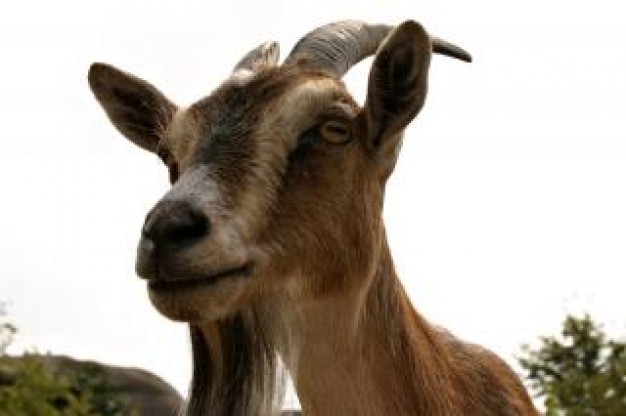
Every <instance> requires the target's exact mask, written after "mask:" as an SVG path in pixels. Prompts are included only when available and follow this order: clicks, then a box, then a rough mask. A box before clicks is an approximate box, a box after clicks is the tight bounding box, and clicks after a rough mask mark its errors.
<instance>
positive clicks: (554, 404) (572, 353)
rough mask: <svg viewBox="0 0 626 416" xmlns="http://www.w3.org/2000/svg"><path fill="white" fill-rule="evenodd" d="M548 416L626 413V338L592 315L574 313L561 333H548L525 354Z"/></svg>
mask: <svg viewBox="0 0 626 416" xmlns="http://www.w3.org/2000/svg"><path fill="white" fill-rule="evenodd" d="M519 361H520V364H521V366H522V367H523V368H524V369H525V370H526V372H527V376H528V379H529V380H530V382H531V386H532V387H533V389H534V390H535V391H536V392H537V393H538V396H539V397H543V398H544V403H545V406H546V415H547V416H557V415H559V416H561V415H563V416H588V415H602V416H623V415H626V343H624V342H619V341H615V340H611V339H608V338H607V336H606V334H605V333H604V331H603V330H602V328H601V327H600V326H599V325H597V324H596V323H594V322H593V321H592V320H591V318H590V317H589V316H588V315H585V316H584V317H582V318H576V317H572V316H568V317H567V319H566V320H565V322H564V324H563V330H562V333H561V336H560V337H558V338H557V337H542V338H541V346H540V347H539V349H537V350H533V349H531V348H529V347H528V346H526V347H524V354H523V357H522V358H520V359H519Z"/></svg>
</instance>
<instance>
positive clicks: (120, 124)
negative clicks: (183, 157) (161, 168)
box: [88, 63, 176, 152]
mask: <svg viewBox="0 0 626 416" xmlns="http://www.w3.org/2000/svg"><path fill="white" fill-rule="evenodd" d="M88 79H89V86H90V87H91V90H92V91H93V93H94V95H95V96H96V99H97V100H98V102H100V105H102V107H103V108H104V111H105V112H106V113H107V115H108V116H109V119H110V120H111V122H112V123H113V125H114V126H115V127H116V128H117V129H118V130H119V131H120V133H122V134H123V135H124V136H126V138H128V139H129V140H130V141H132V142H133V143H135V144H136V145H138V146H140V147H142V148H144V149H146V150H149V151H151V152H156V149H157V145H158V143H159V140H160V138H161V135H162V134H163V133H164V131H165V128H166V127H167V125H168V124H169V122H170V121H171V119H172V117H173V115H174V112H175V111H176V106H175V105H174V104H172V103H171V102H170V101H169V100H168V99H167V98H165V96H164V95H163V94H161V92H159V91H158V90H157V89H156V88H154V87H153V86H152V85H150V84H149V83H147V82H146V81H144V80H142V79H139V78H137V77H135V76H133V75H130V74H127V73H125V72H123V71H120V70H119V69H116V68H114V67H112V66H110V65H107V64H102V63H94V64H92V65H91V68H89V75H88Z"/></svg>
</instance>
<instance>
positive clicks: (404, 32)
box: [364, 21, 432, 165]
mask: <svg viewBox="0 0 626 416" xmlns="http://www.w3.org/2000/svg"><path fill="white" fill-rule="evenodd" d="M431 54H432V45H431V40H430V37H429V36H428V34H427V33H426V31H425V30H424V28H422V26H421V25H420V24H419V23H416V22H414V21H406V22H404V23H402V24H401V25H399V26H398V27H397V28H396V29H395V30H394V31H393V32H392V33H391V34H390V35H389V37H388V38H387V39H386V41H385V43H384V44H383V45H382V46H381V47H380V49H379V51H378V53H377V54H376V57H375V59H374V63H373V65H372V69H371V71H370V77H369V84H368V91H367V98H366V101H365V107H364V111H365V121H366V130H367V137H368V144H369V145H370V146H371V147H372V149H373V150H374V151H375V152H376V153H378V154H380V155H382V156H383V158H391V159H392V160H391V162H392V165H393V164H394V163H395V156H396V155H397V153H398V148H399V145H400V138H401V136H402V134H401V133H402V130H404V128H405V127H406V126H407V125H408V124H409V123H410V122H411V120H413V118H414V117H415V116H416V115H417V113H418V112H419V111H420V110H421V109H422V107H423V105H424V101H425V99H426V92H427V82H428V68H429V64H430V57H431Z"/></svg>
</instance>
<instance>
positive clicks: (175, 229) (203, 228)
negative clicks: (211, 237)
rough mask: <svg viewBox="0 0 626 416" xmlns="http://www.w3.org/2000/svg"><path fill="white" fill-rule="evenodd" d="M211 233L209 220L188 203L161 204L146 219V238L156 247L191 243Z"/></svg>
mask: <svg viewBox="0 0 626 416" xmlns="http://www.w3.org/2000/svg"><path fill="white" fill-rule="evenodd" d="M208 232H209V219H208V218H207V217H206V215H204V213H203V212H202V211H200V210H199V209H197V208H195V207H194V206H193V205H192V204H191V203H189V202H186V201H177V200H173V201H168V200H164V201H161V202H159V203H158V204H157V205H156V206H155V207H154V208H153V209H152V211H150V213H149V214H148V216H147V217H146V222H145V223H144V226H143V229H142V235H143V237H144V238H147V239H149V240H152V241H153V242H154V243H155V244H156V245H162V244H175V243H183V242H191V241H194V240H197V239H199V238H201V237H204V236H205V235H206V234H208Z"/></svg>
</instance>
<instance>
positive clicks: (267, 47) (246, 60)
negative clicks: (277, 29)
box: [233, 42, 280, 72]
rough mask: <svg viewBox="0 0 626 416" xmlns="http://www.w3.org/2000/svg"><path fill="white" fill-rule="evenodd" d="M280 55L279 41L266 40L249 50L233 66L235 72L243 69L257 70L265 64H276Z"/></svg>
mask: <svg viewBox="0 0 626 416" xmlns="http://www.w3.org/2000/svg"><path fill="white" fill-rule="evenodd" d="M279 57H280V48H279V46H278V43H277V42H265V43H263V44H261V45H259V46H257V47H256V48H254V49H252V50H251V51H250V52H248V53H247V54H246V55H245V56H244V57H243V58H241V60H240V61H239V62H237V65H235V67H234V68H233V72H236V71H239V70H241V69H247V70H250V71H257V70H258V69H259V68H261V67H263V66H271V65H276V64H277V63H278V58H279Z"/></svg>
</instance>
